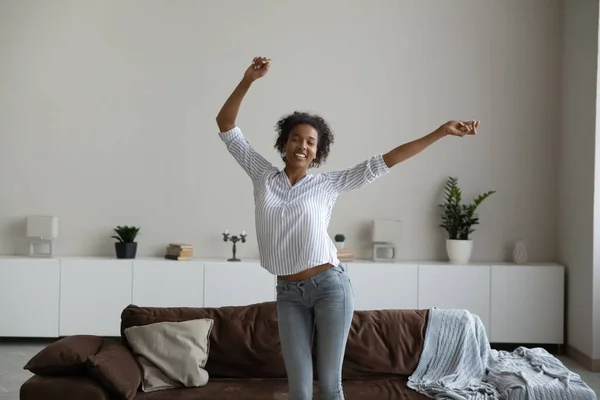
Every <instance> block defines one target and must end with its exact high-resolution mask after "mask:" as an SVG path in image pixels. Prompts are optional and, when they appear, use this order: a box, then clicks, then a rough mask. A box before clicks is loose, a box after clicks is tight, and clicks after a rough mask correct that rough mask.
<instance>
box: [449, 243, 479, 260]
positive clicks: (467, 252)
mask: <svg viewBox="0 0 600 400" xmlns="http://www.w3.org/2000/svg"><path fill="white" fill-rule="evenodd" d="M446 252H447V253H448V259H449V261H450V262H451V263H452V264H466V263H468V262H469V260H470V259H471V254H472V253H473V241H472V240H470V239H469V240H453V239H446Z"/></svg>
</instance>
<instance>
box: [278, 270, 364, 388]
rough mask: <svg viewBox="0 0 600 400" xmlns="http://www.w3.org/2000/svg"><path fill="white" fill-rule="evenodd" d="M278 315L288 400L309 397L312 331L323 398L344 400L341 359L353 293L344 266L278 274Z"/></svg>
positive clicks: (347, 330)
mask: <svg viewBox="0 0 600 400" xmlns="http://www.w3.org/2000/svg"><path fill="white" fill-rule="evenodd" d="M277 314H278V320H279V336H280V341H281V348H282V353H283V359H284V362H285V368H286V372H287V377H288V385H289V392H290V399H291V400H311V399H312V398H313V393H312V392H313V362H312V342H313V333H314V332H315V330H316V345H317V363H316V364H317V372H318V375H319V391H320V393H321V399H323V400H334V399H335V400H339V399H344V394H343V390H342V362H343V360H344V353H345V351H346V342H347V339H348V332H349V331H350V324H351V322H352V316H353V314H354V293H353V290H352V285H351V283H350V280H349V279H348V275H347V274H346V271H345V269H344V267H343V266H341V265H340V266H336V267H333V268H330V269H328V270H327V271H325V272H322V273H320V274H318V275H315V276H313V277H311V278H308V279H305V280H303V281H299V282H288V281H284V280H281V279H278V280H277Z"/></svg>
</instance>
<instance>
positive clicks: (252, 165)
mask: <svg viewBox="0 0 600 400" xmlns="http://www.w3.org/2000/svg"><path fill="white" fill-rule="evenodd" d="M219 137H220V138H221V140H222V141H223V143H225V146H226V147H227V150H228V151H229V153H231V155H232V156H233V158H234V159H235V160H236V161H237V162H238V164H239V165H240V166H241V167H242V169H243V170H244V171H246V174H248V176H249V177H250V178H251V179H252V180H255V179H256V178H258V177H259V176H260V175H261V174H262V173H264V172H265V171H266V170H268V169H270V168H273V165H272V164H271V163H270V162H269V161H267V160H266V159H265V158H264V157H263V156H261V155H260V154H258V153H257V152H256V151H255V150H254V148H253V147H252V145H251V144H250V142H248V140H247V139H246V137H245V136H244V134H243V133H242V130H241V129H240V128H239V127H237V126H236V127H234V128H232V129H230V130H228V131H225V132H219Z"/></svg>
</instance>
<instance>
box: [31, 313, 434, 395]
mask: <svg viewBox="0 0 600 400" xmlns="http://www.w3.org/2000/svg"><path fill="white" fill-rule="evenodd" d="M427 314H428V310H380V311H356V312H355V313H354V318H353V321H352V327H351V330H350V335H349V339H348V345H347V350H346V356H345V359H344V365H343V387H344V393H345V396H346V399H348V400H358V399H369V400H371V399H378V400H386V399H390V400H391V399H394V400H418V399H421V400H423V399H426V397H425V396H423V395H420V394H418V393H416V392H414V391H413V390H411V389H410V388H408V387H407V386H406V383H407V378H408V376H409V375H410V374H411V373H412V371H413V370H414V369H415V368H416V367H417V363H418V361H419V357H420V354H421V350H422V348H423V344H424V339H425V330H426V324H427ZM199 318H211V319H213V320H214V326H213V329H212V331H211V333H210V353H209V357H208V361H207V363H206V366H205V369H206V371H207V372H208V373H209V376H210V380H209V382H208V383H207V384H206V386H202V387H198V388H177V389H166V390H160V391H155V392H148V393H146V392H143V391H142V390H141V386H140V382H141V376H142V371H141V368H140V367H139V363H138V362H137V361H136V359H135V357H134V355H133V353H132V351H131V348H130V347H129V344H128V343H127V339H126V336H125V334H124V330H125V329H126V328H128V327H131V326H142V325H147V324H151V323H155V322H163V321H169V322H177V321H188V320H191V319H199ZM24 368H25V369H28V370H29V371H31V372H33V373H34V376H32V377H31V378H30V379H29V380H27V381H26V382H25V383H24V384H23V385H22V387H21V391H20V398H21V400H42V399H43V400H58V399H60V400H74V399H86V400H113V399H133V398H135V399H138V400H204V399H219V400H221V399H222V400H228V399H232V400H259V399H260V400H263V399H286V398H288V397H287V382H286V374H285V368H284V364H283V359H282V356H281V348H280V345H279V338H278V329H277V312H276V306H275V303H272V302H270V303H261V304H253V305H249V306H244V307H224V308H153V307H138V306H135V305H130V306H128V307H126V308H125V309H124V310H123V312H122V315H121V338H120V339H117V338H100V337H96V336H90V335H76V336H70V337H66V338H62V339H59V340H57V341H56V342H53V343H51V344H50V345H48V346H47V347H46V348H44V349H43V350H42V351H40V352H39V353H38V354H36V355H35V356H34V357H33V358H32V359H31V360H30V361H29V362H28V363H27V365H25V366H24ZM317 380H318V374H317V371H316V368H315V397H316V396H317V394H318V384H317Z"/></svg>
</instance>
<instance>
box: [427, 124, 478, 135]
mask: <svg viewBox="0 0 600 400" xmlns="http://www.w3.org/2000/svg"><path fill="white" fill-rule="evenodd" d="M477 128H479V121H476V120H471V121H448V122H446V123H445V124H444V125H442V126H440V127H439V128H438V129H437V130H438V132H440V133H441V134H443V135H444V136H447V135H452V136H460V137H463V136H465V135H476V134H477Z"/></svg>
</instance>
